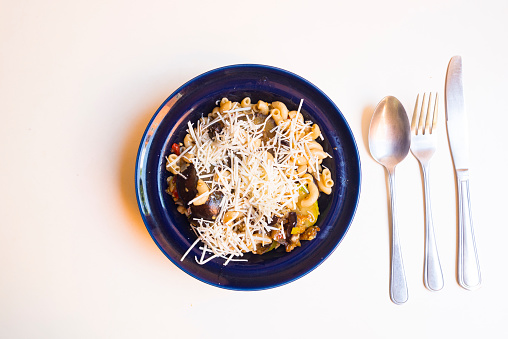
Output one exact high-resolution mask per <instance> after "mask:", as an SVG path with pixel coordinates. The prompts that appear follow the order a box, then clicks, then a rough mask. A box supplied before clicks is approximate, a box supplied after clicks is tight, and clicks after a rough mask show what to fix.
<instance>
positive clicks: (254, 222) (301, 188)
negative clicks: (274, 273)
mask: <svg viewBox="0 0 508 339" xmlns="http://www.w3.org/2000/svg"><path fill="white" fill-rule="evenodd" d="M300 108H301V103H300V107H299V108H298V110H292V111H290V110H289V109H288V107H287V106H286V104H284V103H283V102H281V101H274V102H266V101H263V100H258V101H257V103H256V104H253V103H252V100H251V98H250V97H245V98H243V99H242V100H239V102H235V101H231V100H229V99H228V98H222V99H221V100H219V101H217V102H216V107H214V108H213V110H212V111H211V112H210V113H209V114H208V115H206V116H203V117H202V118H200V119H199V120H198V121H197V123H196V124H195V125H193V124H192V123H191V122H189V123H188V129H187V133H186V135H185V137H184V138H183V140H182V143H180V144H174V145H173V146H174V147H172V153H171V154H169V155H168V156H167V162H166V169H167V170H168V171H169V172H170V173H171V174H172V176H169V177H168V180H167V181H168V188H167V192H168V193H169V194H171V195H172V196H173V199H174V201H175V202H176V204H177V210H178V211H179V212H180V213H182V214H185V215H186V216H187V217H188V218H189V221H190V224H191V227H192V229H193V230H194V232H195V233H196V235H197V236H198V238H199V240H201V242H202V243H203V246H202V247H200V248H202V251H203V255H202V256H201V259H199V260H198V259H196V260H198V262H199V263H201V264H203V263H205V262H207V260H210V259H211V258H214V257H221V258H224V259H225V260H226V262H225V264H227V263H228V262H230V261H231V260H244V259H240V257H242V256H243V254H244V253H246V252H253V253H256V254H263V253H265V252H267V251H270V250H273V249H276V248H278V247H280V246H284V248H285V250H286V251H287V252H290V251H292V250H293V249H294V248H295V247H298V246H300V245H301V243H300V241H301V240H312V239H314V238H315V237H316V234H317V232H318V231H319V227H318V226H315V223H316V221H317V219H318V215H319V208H318V202H317V201H318V197H319V195H320V192H321V193H324V194H331V191H332V187H333V185H334V182H333V180H332V178H331V172H330V170H329V169H328V168H324V167H322V166H321V163H322V161H323V159H326V158H327V157H331V156H330V155H329V154H328V153H327V152H325V151H324V149H323V147H322V146H321V144H319V143H318V142H317V141H316V140H317V139H318V138H319V137H321V138H322V135H321V129H320V127H319V126H318V125H317V124H313V123H312V122H311V121H305V118H304V116H303V114H302V113H301V112H300ZM175 145H176V146H175ZM196 243H197V242H196ZM196 243H194V245H193V246H195V245H196ZM188 252H189V251H188ZM188 252H187V253H188ZM207 255H208V256H209V258H206V257H207ZM184 258H185V255H184V257H183V258H182V260H183V259H184Z"/></svg>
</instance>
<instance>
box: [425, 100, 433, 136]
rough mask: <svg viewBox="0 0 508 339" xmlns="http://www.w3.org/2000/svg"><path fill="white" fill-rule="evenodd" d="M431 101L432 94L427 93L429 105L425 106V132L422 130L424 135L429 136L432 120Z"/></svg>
mask: <svg viewBox="0 0 508 339" xmlns="http://www.w3.org/2000/svg"><path fill="white" fill-rule="evenodd" d="M431 99H432V92H430V93H429V103H428V104H427V118H426V119H425V130H424V133H425V134H430V133H432V131H431V128H430V126H431V125H430V122H431V120H432V116H431V115H430V106H431V103H432V102H431Z"/></svg>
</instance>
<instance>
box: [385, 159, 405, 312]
mask: <svg viewBox="0 0 508 339" xmlns="http://www.w3.org/2000/svg"><path fill="white" fill-rule="evenodd" d="M388 174H389V175H388V178H389V182H390V202H391V209H392V248H391V252H392V253H391V270H390V298H391V299H392V301H393V302H394V303H395V304H397V305H400V304H403V303H405V302H406V301H407V299H408V292H407V283H406V274H405V273H404V263H403V262H402V250H401V247H400V241H399V230H398V226H397V212H396V206H395V205H396V204H395V168H393V169H392V170H388Z"/></svg>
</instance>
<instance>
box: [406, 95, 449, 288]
mask: <svg viewBox="0 0 508 339" xmlns="http://www.w3.org/2000/svg"><path fill="white" fill-rule="evenodd" d="M419 97H420V95H418V96H417V97H416V103H415V110H414V113H413V119H412V122H411V153H413V155H414V156H415V158H416V159H418V161H419V162H420V165H421V167H422V172H423V185H424V190H425V194H424V195H425V262H424V270H423V272H424V275H423V276H424V279H423V281H424V283H425V287H427V288H428V289H429V290H431V291H439V290H440V289H441V288H443V285H444V281H443V272H442V271H441V263H440V261H439V254H438V252H437V245H436V239H435V237H434V225H433V221H432V210H431V204H430V188H429V164H430V160H431V158H432V156H433V155H434V152H435V151H436V145H437V139H436V133H435V129H436V125H437V111H438V108H437V106H438V105H437V104H438V95H437V93H436V98H435V103H434V110H433V112H431V104H432V102H431V98H432V93H429V100H428V103H427V114H426V116H425V111H424V108H425V103H426V100H425V98H426V94H425V93H424V94H423V99H422V104H421V109H420V113H419V114H418V100H419Z"/></svg>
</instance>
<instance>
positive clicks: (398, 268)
mask: <svg viewBox="0 0 508 339" xmlns="http://www.w3.org/2000/svg"><path fill="white" fill-rule="evenodd" d="M410 146H411V128H410V126H409V119H408V117H407V114H406V110H405V109H404V106H402V104H401V103H400V101H399V100H397V98H395V97H392V96H387V97H385V98H384V99H383V100H381V101H380V102H379V104H378V105H377V107H376V109H375V110H374V114H373V116H372V120H371V122H370V128H369V149H370V153H371V154H372V157H373V158H374V159H375V160H376V161H377V162H379V163H380V164H381V165H383V166H384V167H385V168H386V170H387V171H388V178H389V182H390V197H391V199H390V202H391V204H390V205H391V210H392V237H391V240H392V241H391V270H390V298H391V299H392V301H393V302H394V303H395V304H403V303H405V302H406V301H407V299H408V292H407V283H406V275H405V273H404V264H403V262H402V251H401V248H400V241H399V232H398V227H397V214H396V204H395V166H396V165H397V164H398V163H399V162H401V161H402V160H404V158H405V157H406V156H407V154H408V152H409V148H410Z"/></svg>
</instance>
